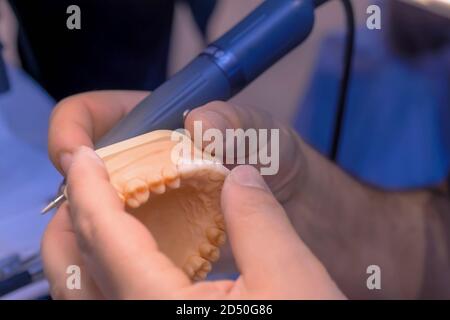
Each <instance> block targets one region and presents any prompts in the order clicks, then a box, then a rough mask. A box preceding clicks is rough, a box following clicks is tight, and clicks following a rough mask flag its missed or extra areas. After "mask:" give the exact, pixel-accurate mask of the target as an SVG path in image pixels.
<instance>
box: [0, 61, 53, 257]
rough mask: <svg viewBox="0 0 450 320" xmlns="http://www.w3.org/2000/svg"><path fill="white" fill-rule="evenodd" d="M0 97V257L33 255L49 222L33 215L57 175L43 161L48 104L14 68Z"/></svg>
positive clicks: (49, 195)
mask: <svg viewBox="0 0 450 320" xmlns="http://www.w3.org/2000/svg"><path fill="white" fill-rule="evenodd" d="M6 70H7V74H8V76H9V82H10V84H11V87H10V90H9V91H8V92H7V93H4V94H0V150H1V151H0V153H1V157H0V177H1V179H0V257H5V256H8V255H9V254H11V253H19V254H20V255H21V256H22V255H23V254H27V253H30V252H37V251H38V250H39V245H40V239H41V236H42V234H43V231H44V229H45V226H46V224H47V223H48V221H49V219H50V217H43V216H41V215H40V214H39V211H40V209H42V207H43V206H44V205H45V204H46V202H48V200H49V199H50V198H51V196H53V195H54V192H55V190H54V187H55V185H56V184H57V183H58V181H59V179H60V175H59V174H58V173H57V171H56V170H55V169H54V168H53V166H52V165H51V163H50V161H49V159H48V156H47V129H48V118H49V116H50V112H51V108H52V106H53V105H54V101H53V100H52V99H50V98H49V96H48V95H47V94H46V93H45V92H44V91H43V90H42V89H41V88H40V87H39V86H38V85H37V84H36V83H35V82H33V81H32V80H30V79H29V77H28V76H27V75H26V74H24V73H23V72H22V71H20V70H19V69H16V68H12V67H8V66H7V68H6Z"/></svg>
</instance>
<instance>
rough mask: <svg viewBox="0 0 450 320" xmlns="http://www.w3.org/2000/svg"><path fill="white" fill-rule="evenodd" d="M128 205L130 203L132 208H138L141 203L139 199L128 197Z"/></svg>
mask: <svg viewBox="0 0 450 320" xmlns="http://www.w3.org/2000/svg"><path fill="white" fill-rule="evenodd" d="M127 205H128V206H129V207H130V208H133V209H136V208H139V206H140V205H141V204H140V203H139V201H138V200H136V199H135V198H128V199H127Z"/></svg>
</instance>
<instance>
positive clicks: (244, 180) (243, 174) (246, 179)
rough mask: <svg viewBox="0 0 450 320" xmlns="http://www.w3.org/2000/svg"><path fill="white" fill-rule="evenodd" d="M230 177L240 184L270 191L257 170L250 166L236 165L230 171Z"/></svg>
mask: <svg viewBox="0 0 450 320" xmlns="http://www.w3.org/2000/svg"><path fill="white" fill-rule="evenodd" d="M230 177H231V179H232V181H233V182H235V183H237V184H239V185H241V186H244V187H251V188H257V189H261V190H264V191H270V189H269V187H268V186H267V184H266V182H265V181H264V179H263V177H262V176H261V175H260V174H259V172H258V170H256V169H255V168H254V167H252V166H238V167H236V168H234V169H233V170H232V171H231V173H230Z"/></svg>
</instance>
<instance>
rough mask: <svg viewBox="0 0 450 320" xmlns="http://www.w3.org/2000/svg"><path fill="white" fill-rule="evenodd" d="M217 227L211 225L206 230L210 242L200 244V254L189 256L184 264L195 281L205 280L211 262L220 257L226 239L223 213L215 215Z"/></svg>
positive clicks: (184, 268) (186, 271)
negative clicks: (221, 247)
mask: <svg viewBox="0 0 450 320" xmlns="http://www.w3.org/2000/svg"><path fill="white" fill-rule="evenodd" d="M214 222H215V223H216V227H209V228H207V229H206V230H205V233H206V238H207V240H208V242H204V243H202V244H201V245H200V246H199V255H198V256H197V255H193V256H191V257H189V259H188V260H187V261H186V263H185V264H184V266H183V270H184V272H185V273H186V274H187V275H188V276H189V277H190V278H191V279H192V280H195V281H198V280H203V279H205V278H206V276H207V275H208V272H210V271H211V268H212V266H211V263H212V262H215V261H217V260H218V259H219V257H220V249H219V247H220V246H222V245H223V244H224V243H225V241H226V236H225V230H224V228H225V222H224V219H223V216H222V214H218V215H217V216H215V217H214Z"/></svg>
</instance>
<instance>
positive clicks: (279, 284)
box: [43, 147, 343, 299]
mask: <svg viewBox="0 0 450 320" xmlns="http://www.w3.org/2000/svg"><path fill="white" fill-rule="evenodd" d="M68 199H69V203H70V210H69V207H68V205H67V204H64V205H63V207H61V208H60V209H59V211H58V213H57V214H56V216H55V218H54V219H53V221H52V222H51V224H50V226H49V228H48V230H47V232H46V236H45V239H44V241H43V256H44V261H45V270H46V274H47V276H48V278H49V280H50V283H51V285H52V296H53V297H55V298H109V299H122V298H125V299H240V298H244V299H257V298H274V299H276V298H287V299H339V298H343V295H342V294H341V293H340V291H339V289H338V288H337V287H336V285H335V284H334V282H333V281H332V280H331V278H330V277H329V276H328V273H327V272H326V271H325V269H324V267H323V266H322V265H321V263H320V262H319V260H317V259H316V258H315V257H314V255H313V254H312V253H311V252H310V251H309V249H308V248H307V247H306V246H305V245H304V243H303V242H302V241H301V240H300V238H299V237H298V236H297V234H296V232H295V230H294V229H293V228H292V226H291V224H290V223H289V220H288V219H287V216H286V214H285V213H284V211H283V209H282V207H281V206H280V205H279V204H278V202H277V201H276V200H275V198H274V197H273V195H272V194H271V192H270V191H269V189H268V187H267V185H266V184H265V183H264V180H263V179H262V178H261V176H260V175H259V174H258V172H257V171H256V170H255V169H254V168H252V167H246V166H241V167H238V168H236V169H234V170H233V171H231V173H230V175H228V177H227V178H226V180H225V184H224V187H223V191H222V201H221V203H222V209H223V213H224V216H225V224H226V227H227V230H228V234H229V238H230V242H231V246H232V249H233V253H234V255H235V258H236V260H237V264H238V266H239V269H240V271H241V275H240V277H239V278H238V279H237V280H236V281H230V280H224V281H206V282H196V283H192V282H191V280H190V279H189V277H188V276H187V275H186V274H185V273H183V271H182V270H181V269H180V268H179V267H177V266H176V264H174V263H173V261H171V260H170V259H169V258H168V256H167V255H166V254H164V253H163V252H162V251H161V250H162V249H161V248H160V246H159V245H158V244H157V241H155V238H154V237H153V235H152V233H150V232H148V230H147V228H146V227H145V226H144V225H143V224H142V223H141V222H140V221H138V220H137V219H136V218H134V217H133V216H132V215H130V214H127V213H126V212H125V211H124V210H123V203H122V201H121V199H120V198H119V196H118V195H117V191H116V190H115V189H114V188H113V187H112V185H111V184H110V182H109V177H108V174H107V171H106V168H105V166H104V164H103V162H102V160H101V159H100V158H98V157H97V156H96V154H95V153H94V152H93V151H92V150H90V149H89V148H87V147H81V148H80V149H78V151H77V152H76V153H75V155H74V157H73V161H72V164H71V166H70V169H69V173H68ZM174 236H176V235H174ZM68 264H78V265H79V266H80V267H81V270H82V271H81V272H82V286H81V287H82V289H81V290H68V289H66V287H65V283H66V281H65V276H66V274H65V265H68Z"/></svg>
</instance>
